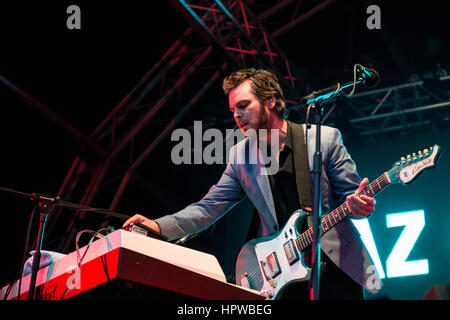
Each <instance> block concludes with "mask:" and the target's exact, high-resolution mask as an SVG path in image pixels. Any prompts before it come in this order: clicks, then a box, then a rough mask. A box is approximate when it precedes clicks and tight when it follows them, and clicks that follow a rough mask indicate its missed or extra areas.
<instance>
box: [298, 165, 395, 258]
mask: <svg viewBox="0 0 450 320" xmlns="http://www.w3.org/2000/svg"><path fill="white" fill-rule="evenodd" d="M390 183H391V182H390V180H389V176H388V174H387V173H386V172H385V173H384V174H382V175H381V176H379V177H378V178H377V179H375V180H374V181H372V183H370V184H369V185H367V186H366V187H365V188H364V189H363V190H362V191H361V192H360V193H359V195H366V196H369V197H373V196H374V195H376V194H377V193H378V192H380V191H381V190H382V189H384V188H385V187H387V186H388V185H389V184H390ZM349 214H350V209H349V207H348V206H347V202H344V203H343V204H341V205H340V206H339V207H337V208H336V209H334V210H333V211H332V212H330V213H329V214H327V215H326V216H324V217H323V218H322V220H321V234H324V233H325V232H327V231H328V230H330V229H331V228H333V227H334V226H335V225H336V224H338V223H339V222H341V221H342V219H344V218H345V217H346V216H348V215H349ZM312 241H313V227H310V228H309V229H308V230H306V231H305V232H303V233H302V234H301V235H300V236H298V237H297V239H296V240H295V242H296V243H297V246H298V248H299V249H300V250H301V251H302V250H304V249H306V248H307V247H308V246H309V245H310V244H311V243H312Z"/></svg>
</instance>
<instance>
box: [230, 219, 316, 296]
mask: <svg viewBox="0 0 450 320" xmlns="http://www.w3.org/2000/svg"><path fill="white" fill-rule="evenodd" d="M307 216H308V213H307V212H306V211H303V210H297V211H295V212H294V213H293V214H292V215H291V217H290V218H289V220H288V221H287V223H286V224H285V226H284V227H283V229H282V230H281V231H279V232H278V233H276V234H274V235H273V236H270V237H264V238H256V239H253V240H251V241H249V242H247V243H246V244H245V245H244V246H243V247H242V249H241V251H240V252H239V255H238V258H237V262H236V284H237V285H240V286H243V287H247V288H251V289H254V290H258V291H260V292H261V293H262V294H264V295H265V296H266V297H267V299H277V298H279V297H280V295H281V294H282V292H283V291H284V289H286V288H287V287H288V286H289V285H290V284H292V283H294V282H299V281H300V282H302V281H306V280H307V279H308V277H309V273H310V269H309V268H308V267H307V265H306V263H305V259H304V256H305V253H304V252H299V251H298V248H297V245H295V242H296V239H297V237H298V236H299V234H300V232H299V229H300V228H299V226H301V225H302V224H303V222H304V221H305V219H306V217H307Z"/></svg>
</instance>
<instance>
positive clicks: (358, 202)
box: [348, 194, 367, 209]
mask: <svg viewBox="0 0 450 320" xmlns="http://www.w3.org/2000/svg"><path fill="white" fill-rule="evenodd" d="M348 202H349V204H350V205H351V206H352V207H353V208H357V209H362V208H364V207H365V206H366V205H367V202H365V201H364V200H362V199H361V198H360V197H358V196H356V195H354V194H352V195H351V196H349V197H348Z"/></svg>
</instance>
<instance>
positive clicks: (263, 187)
mask: <svg viewBox="0 0 450 320" xmlns="http://www.w3.org/2000/svg"><path fill="white" fill-rule="evenodd" d="M223 89H224V91H225V92H226V93H228V101H229V108H230V111H231V112H232V113H233V116H234V119H235V120H236V123H237V125H238V127H239V128H240V130H242V132H243V133H244V134H246V135H248V133H249V132H260V130H261V129H267V135H266V136H264V137H262V136H261V137H260V136H258V139H264V140H266V141H265V142H269V143H270V142H271V139H279V140H278V142H279V144H278V145H279V150H276V151H277V155H276V159H277V161H278V162H279V170H278V171H277V172H273V173H272V174H270V175H262V174H260V172H259V171H257V170H255V168H258V165H255V164H250V163H242V164H241V163H236V161H231V160H230V161H229V163H228V165H227V167H226V169H225V171H224V173H223V175H222V177H221V178H220V180H219V181H218V183H217V184H216V185H214V186H213V187H211V189H210V190H209V192H208V193H207V194H206V195H205V196H204V197H203V198H202V199H201V200H200V201H199V202H197V203H194V204H191V205H189V206H188V207H186V208H185V209H183V210H181V211H179V212H177V213H175V214H172V215H167V216H164V217H161V218H158V219H155V220H150V219H148V218H146V217H144V216H142V215H135V216H133V217H131V218H130V219H128V220H127V221H126V222H125V223H124V226H127V225H129V224H130V223H133V222H140V223H143V224H144V225H146V226H148V227H150V228H152V229H154V230H156V231H159V232H161V233H163V234H165V235H166V236H168V237H169V238H170V239H175V238H180V237H183V236H186V235H189V234H193V233H196V232H198V231H200V230H202V229H204V228H206V227H207V226H209V225H210V224H212V223H214V221H216V220H217V219H218V218H220V217H221V216H222V215H223V214H225V213H226V212H227V211H228V210H229V209H230V208H231V207H233V206H234V205H235V204H236V203H238V202H239V201H240V200H242V199H243V198H244V197H245V196H247V197H248V198H249V199H250V201H251V202H252V203H253V205H254V206H255V208H256V210H257V212H258V213H259V218H260V222H261V226H260V230H259V235H260V236H270V235H272V234H274V233H276V232H277V231H278V230H279V229H280V228H282V227H283V225H284V223H285V222H286V220H287V219H288V218H289V216H290V214H292V213H293V211H295V210H297V209H299V208H300V200H299V193H298V187H299V186H301V184H308V185H309V183H310V181H299V179H298V175H297V172H296V168H297V167H298V164H299V161H305V160H304V159H299V158H300V157H299V156H298V147H297V146H298V145H300V144H299V143H301V142H302V141H301V140H302V139H303V140H304V141H306V143H307V150H308V152H307V154H308V162H309V163H308V165H309V168H312V165H313V154H314V152H315V126H312V127H311V129H309V130H306V126H304V125H303V126H301V125H298V124H295V123H292V122H289V121H287V120H286V117H287V111H286V106H285V101H284V96H283V93H282V90H281V88H280V85H279V84H278V82H277V80H276V78H275V76H274V75H273V74H272V73H271V72H269V71H266V70H255V69H253V68H251V69H244V70H240V71H237V72H234V73H232V74H231V75H230V76H229V77H227V78H226V79H225V80H224V82H223ZM269 129H276V131H271V130H269ZM271 132H276V133H277V134H276V135H273V134H272V133H271ZM249 140H250V139H249V138H247V139H244V140H243V141H241V142H239V143H237V144H236V145H235V146H234V147H233V148H232V149H231V150H230V159H235V158H236V157H237V155H240V154H243V153H245V152H246V151H245V150H246V149H245V147H246V145H247V144H248V143H249V142H248V141H249ZM257 141H259V140H257ZM321 144H322V154H323V161H322V162H323V163H322V169H323V170H322V176H321V191H322V212H323V213H324V214H325V213H327V212H329V211H331V210H333V209H334V208H336V206H337V205H339V204H340V203H341V202H343V201H347V204H348V206H349V208H350V211H351V215H352V217H353V218H364V217H367V216H369V215H370V213H371V212H373V211H374V206H375V200H374V199H373V198H370V197H367V196H365V195H361V196H358V192H359V191H360V190H362V189H364V187H365V186H366V185H367V183H368V180H367V178H365V179H363V180H362V181H361V180H360V178H359V176H358V174H357V172H356V166H355V163H354V162H353V160H352V159H351V157H350V155H349V154H348V153H347V151H346V148H345V147H344V145H343V144H342V138H341V135H340V132H339V131H338V130H336V129H334V128H331V127H326V126H323V127H322V137H321ZM296 154H297V156H296ZM321 248H322V252H323V253H324V254H323V255H322V257H323V260H324V261H325V262H326V263H327V265H326V266H325V269H324V271H323V277H322V278H321V288H320V296H321V298H323V299H327V298H328V299H345V298H348V299H362V297H363V296H362V287H361V286H366V287H367V279H368V277H369V276H370V275H371V274H368V273H367V271H366V270H367V268H368V267H369V266H371V265H373V263H372V261H371V260H370V257H369V256H368V254H367V252H366V251H365V248H364V246H363V245H362V243H361V240H360V237H359V234H358V232H357V231H356V229H355V227H354V226H353V224H352V223H351V221H350V220H349V219H344V221H342V222H341V223H339V224H337V225H336V226H335V227H334V228H333V229H331V230H329V231H328V232H327V233H325V234H324V235H323V237H322V238H321Z"/></svg>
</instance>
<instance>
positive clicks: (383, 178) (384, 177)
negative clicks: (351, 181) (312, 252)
mask: <svg viewBox="0 0 450 320" xmlns="http://www.w3.org/2000/svg"><path fill="white" fill-rule="evenodd" d="M408 164H409V163H408V162H405V163H400V164H399V165H396V166H394V167H392V168H391V169H389V170H388V171H387V172H385V173H383V174H382V175H381V176H380V177H378V178H377V179H375V180H374V181H372V182H371V183H370V184H369V185H367V186H366V187H365V188H364V189H363V190H361V192H360V193H359V194H363V195H367V192H368V191H369V189H371V191H372V195H375V194H376V193H378V192H380V191H381V190H383V189H384V188H385V187H386V186H388V185H389V184H390V183H391V182H390V181H389V180H390V179H389V176H390V175H391V174H392V173H393V172H395V171H398V170H401V169H403V168H404V167H405V166H407V165H408ZM384 182H388V183H387V184H386V185H383V186H380V183H382V184H384ZM375 183H376V185H378V188H379V190H378V191H376V192H373V190H374V189H373V188H374V186H375V187H376V185H375ZM346 208H347V209H348V206H347V204H346V202H344V203H343V204H341V205H340V206H338V207H337V208H336V209H335V210H333V212H334V211H337V212H338V219H339V220H338V222H336V223H335V225H336V224H337V223H339V222H340V221H341V220H342V219H343V218H345V217H346V216H347V215H348V214H345V215H344V217H341V216H340V214H339V210H340V211H342V212H345V209H346ZM333 212H331V213H330V214H328V215H326V216H325V217H324V218H323V220H325V219H326V220H327V221H328V220H329V219H331V216H332V213H333ZM333 217H334V218H336V216H334V215H333ZM335 221H336V219H335ZM322 223H323V221H322ZM333 226H334V225H333V224H332V225H331V227H333ZM310 230H311V229H308V230H307V231H305V232H304V233H302V234H301V235H300V236H298V237H297V238H296V239H295V243H296V244H297V247H298V248H299V249H300V251H303V250H304V249H306V248H307V247H308V246H309V245H310V243H308V240H310ZM300 241H306V242H305V243H304V244H305V246H303V243H302V245H299V242H300ZM258 271H259V272H260V274H259V275H255V273H256V272H258ZM246 278H247V279H248V280H249V281H255V280H257V281H262V280H263V272H261V270H260V268H259V266H258V267H257V268H255V269H253V270H252V271H251V272H250V274H247V276H246Z"/></svg>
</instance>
